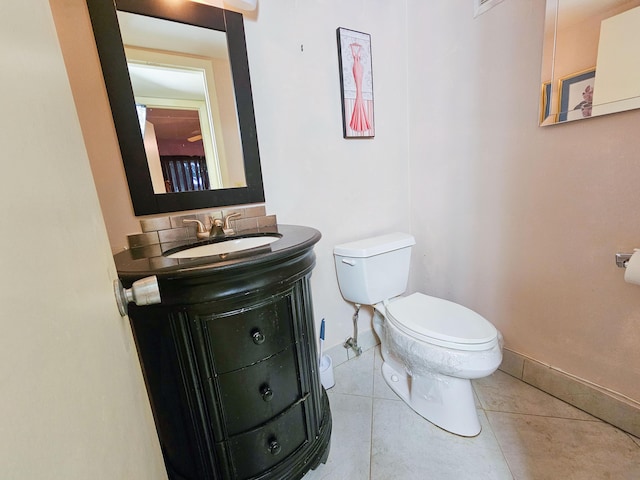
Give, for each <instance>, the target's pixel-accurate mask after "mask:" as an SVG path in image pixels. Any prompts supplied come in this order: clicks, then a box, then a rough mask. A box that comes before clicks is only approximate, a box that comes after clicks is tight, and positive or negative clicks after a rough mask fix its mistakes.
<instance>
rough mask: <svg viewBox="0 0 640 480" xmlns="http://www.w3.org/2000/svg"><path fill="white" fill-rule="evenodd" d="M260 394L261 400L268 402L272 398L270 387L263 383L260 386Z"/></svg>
mask: <svg viewBox="0 0 640 480" xmlns="http://www.w3.org/2000/svg"><path fill="white" fill-rule="evenodd" d="M260 395H262V400H264V401H265V402H270V401H271V400H272V399H273V390H271V387H270V386H269V385H268V384H266V383H265V384H264V385H262V386H261V387H260Z"/></svg>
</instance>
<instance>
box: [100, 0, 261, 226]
mask: <svg viewBox="0 0 640 480" xmlns="http://www.w3.org/2000/svg"><path fill="white" fill-rule="evenodd" d="M113 1H114V0H87V6H88V9H89V16H90V17H91V24H92V26H93V32H94V36H95V40H96V46H97V49H98V55H99V57H100V63H101V65H102V72H103V75H104V82H105V86H106V89H107V94H108V97H109V103H110V105H111V112H112V115H113V121H114V124H115V128H116V134H117V136H118V143H119V144H120V151H121V153H122V161H123V163H124V167H125V173H126V176H127V183H128V185H129V192H130V195H131V200H132V202H133V209H134V212H135V215H136V216H140V215H149V214H156V213H167V212H176V211H182V210H195V209H201V208H210V207H221V206H228V205H242V204H248V203H259V202H264V190H263V186H262V169H261V166H260V154H259V150H258V136H257V132H256V123H255V116H254V110H253V95H252V93H251V79H250V76H249V61H248V58H247V49H246V42H245V35H244V21H243V17H242V15H241V14H239V13H236V12H231V11H229V10H224V9H221V8H217V7H213V6H209V5H204V4H200V3H195V2H191V1H189V0H181V1H179V2H175V1H173V2H159V1H157V0H155V1H154V0H115V4H114V3H113ZM116 8H117V10H122V11H125V12H130V13H136V14H140V15H146V16H150V17H155V18H161V19H165V20H170V21H175V22H179V23H185V24H189V25H195V26H198V27H204V28H209V29H214V30H218V31H223V32H226V34H227V43H228V48H229V59H230V62H231V72H232V76H233V84H234V89H235V97H236V109H237V114H238V124H239V128H240V137H241V141H242V151H243V156H244V167H245V177H246V181H247V186H246V187H238V188H223V189H218V190H206V191H194V192H180V193H163V194H155V193H154V191H153V186H152V183H151V175H150V173H149V168H148V164H147V156H146V153H145V149H144V144H143V140H142V134H141V132H140V127H139V122H138V115H137V113H136V109H135V101H134V96H133V89H132V87H131V81H130V79H129V72H128V69H127V60H126V57H125V52H124V46H123V44H122V38H121V35H120V28H119V26H118V17H117V14H116Z"/></svg>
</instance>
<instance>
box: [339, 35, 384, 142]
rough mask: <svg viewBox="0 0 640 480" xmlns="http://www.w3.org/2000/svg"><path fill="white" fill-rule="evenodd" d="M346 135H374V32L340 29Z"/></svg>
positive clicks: (345, 136) (363, 136)
mask: <svg viewBox="0 0 640 480" xmlns="http://www.w3.org/2000/svg"><path fill="white" fill-rule="evenodd" d="M336 33H337V38H338V63H339V66H340V90H341V94H342V131H343V136H344V138H358V137H359V138H372V137H374V136H375V125H374V116H373V113H374V109H373V68H372V62H371V35H369V34H367V33H362V32H356V31H354V30H348V29H346V28H338V29H337V32H336Z"/></svg>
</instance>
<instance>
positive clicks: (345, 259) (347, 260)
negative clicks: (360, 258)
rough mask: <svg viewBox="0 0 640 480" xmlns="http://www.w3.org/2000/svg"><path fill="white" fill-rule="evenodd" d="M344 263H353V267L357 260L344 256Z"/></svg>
mask: <svg viewBox="0 0 640 480" xmlns="http://www.w3.org/2000/svg"><path fill="white" fill-rule="evenodd" d="M342 263H346V264H347V265H351V266H352V267H353V266H354V265H355V264H356V262H355V260H351V259H350V258H343V259H342Z"/></svg>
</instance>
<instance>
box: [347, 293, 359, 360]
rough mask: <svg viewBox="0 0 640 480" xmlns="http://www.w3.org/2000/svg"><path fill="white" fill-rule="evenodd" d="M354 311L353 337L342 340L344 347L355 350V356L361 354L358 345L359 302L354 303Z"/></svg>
mask: <svg viewBox="0 0 640 480" xmlns="http://www.w3.org/2000/svg"><path fill="white" fill-rule="evenodd" d="M355 306H356V313H354V314H353V337H349V338H347V340H346V341H345V342H344V345H343V346H344V348H352V349H353V351H354V352H356V356H359V355H360V354H362V348H360V347H359V346H358V314H359V313H360V304H359V303H356V304H355Z"/></svg>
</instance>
